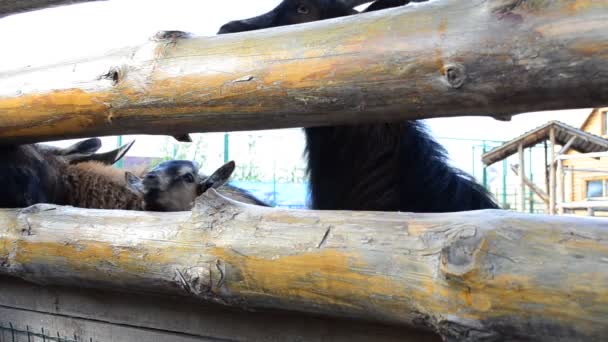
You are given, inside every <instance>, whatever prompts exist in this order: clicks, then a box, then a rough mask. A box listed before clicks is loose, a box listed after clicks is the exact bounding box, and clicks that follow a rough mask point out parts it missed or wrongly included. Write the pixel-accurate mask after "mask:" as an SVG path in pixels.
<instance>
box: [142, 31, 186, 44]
mask: <svg viewBox="0 0 608 342" xmlns="http://www.w3.org/2000/svg"><path fill="white" fill-rule="evenodd" d="M190 36H191V34H190V33H188V32H184V31H159V32H157V33H156V34H155V35H154V37H152V40H154V41H158V42H159V41H164V40H169V41H173V40H177V39H184V38H188V37H190Z"/></svg>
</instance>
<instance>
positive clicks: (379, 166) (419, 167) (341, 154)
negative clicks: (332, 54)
mask: <svg viewBox="0 0 608 342" xmlns="http://www.w3.org/2000/svg"><path fill="white" fill-rule="evenodd" d="M408 2H409V1H399V0H378V1H376V2H375V3H374V4H372V5H371V6H370V7H369V10H368V11H374V10H380V9H385V8H390V7H395V6H400V5H404V4H407V3H408ZM302 3H305V4H306V6H309V7H311V9H310V13H317V14H318V16H317V17H316V18H312V17H310V16H309V17H308V19H311V20H308V21H313V20H322V19H329V18H334V17H340V16H344V15H348V14H350V13H352V10H350V9H348V8H338V7H339V6H338V5H339V4H340V3H339V2H338V1H337V0H284V1H283V2H282V3H281V4H280V5H279V6H277V7H276V8H275V9H274V10H272V11H270V12H268V13H266V14H264V15H262V16H259V17H255V18H251V19H246V20H243V21H232V22H230V23H228V24H226V25H224V26H222V28H221V29H220V32H219V33H230V32H239V31H249V30H254V29H259V28H264V27H274V26H281V25H288V24H295V23H300V22H303V21H302V20H303V19H304V18H299V19H298V20H291V21H290V18H293V17H294V12H293V8H294V6H296V5H298V4H302ZM313 7H314V12H313ZM342 7H343V6H342ZM349 11H351V12H349ZM305 133H306V154H307V158H308V173H309V176H310V189H311V200H312V203H311V207H312V208H313V209H341V210H382V211H414V212H451V211H465V210H474V209H486V208H498V205H497V204H496V202H495V201H494V200H493V198H492V196H491V195H490V194H489V193H488V192H487V191H486V189H484V188H483V187H482V186H480V185H479V184H477V183H476V182H475V180H474V179H473V178H472V177H471V176H469V175H467V174H466V173H464V172H463V171H461V170H458V169H455V168H453V167H451V166H449V165H448V163H447V157H446V152H445V150H444V149H443V147H442V146H441V145H440V144H439V143H437V142H436V141H435V140H434V139H433V138H432V137H431V136H430V135H429V134H428V133H427V130H426V128H425V126H424V124H423V123H421V122H415V121H408V122H402V123H379V124H366V125H352V126H334V127H313V128H306V129H305Z"/></svg>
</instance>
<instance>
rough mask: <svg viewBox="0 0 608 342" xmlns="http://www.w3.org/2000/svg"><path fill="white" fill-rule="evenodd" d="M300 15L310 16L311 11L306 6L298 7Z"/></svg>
mask: <svg viewBox="0 0 608 342" xmlns="http://www.w3.org/2000/svg"><path fill="white" fill-rule="evenodd" d="M298 13H300V14H308V13H310V10H309V9H308V7H306V6H304V5H299V6H298Z"/></svg>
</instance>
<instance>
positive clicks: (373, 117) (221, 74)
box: [0, 0, 608, 143]
mask: <svg viewBox="0 0 608 342" xmlns="http://www.w3.org/2000/svg"><path fill="white" fill-rule="evenodd" d="M607 31H608V3H607V2H605V1H593V0H579V1H576V2H573V1H570V0H557V1H544V0H530V1H519V0H475V1H472V2H471V1H460V0H437V1H431V2H428V3H422V4H417V5H414V6H405V7H401V8H395V9H391V10H386V11H378V12H375V13H367V14H362V15H357V16H351V17H347V18H341V19H336V20H330V21H323V22H316V23H310V24H305V25H298V26H292V27H283V28H276V29H270V30H263V31H257V32H245V33H240V34H232V35H225V36H219V37H192V36H189V35H187V34H184V33H180V32H175V31H173V32H162V33H160V34H158V35H156V36H155V38H154V39H152V41H149V42H146V43H144V44H142V45H139V46H136V47H129V48H123V49H112V52H108V53H107V54H106V55H103V56H99V57H96V58H87V59H79V60H68V61H66V62H64V63H58V64H55V65H30V66H27V67H23V68H21V69H17V70H4V71H0V143H7V142H22V143H23V142H34V141H42V140H49V139H59V138H76V137H88V136H102V135H111V134H131V133H148V134H171V135H180V134H183V133H188V132H193V131H196V132H199V131H226V130H251V129H269V128H281V127H300V126H318V125H332V124H343V123H362V122H370V121H393V120H402V119H419V118H429V117H440V116H458V115H493V116H495V117H508V116H509V115H511V114H516V113H521V112H527V111H538V110H549V109H566V108H582V107H595V106H602V105H606V104H607V103H608V93H607V92H606V91H605V89H607V88H608V44H607V43H606V32H607ZM61 39H70V38H69V37H64V38H61Z"/></svg>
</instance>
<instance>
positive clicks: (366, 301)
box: [0, 191, 608, 342]
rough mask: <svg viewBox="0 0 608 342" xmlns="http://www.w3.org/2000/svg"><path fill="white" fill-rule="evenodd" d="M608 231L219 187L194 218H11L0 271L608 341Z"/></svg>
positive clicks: (509, 334)
mask: <svg viewBox="0 0 608 342" xmlns="http://www.w3.org/2000/svg"><path fill="white" fill-rule="evenodd" d="M607 226H608V223H607V221H606V220H600V219H588V218H553V217H548V216H531V215H523V214H517V213H512V212H507V211H478V212H467V213H453V214H408V213H378V212H357V213H351V212H332V211H298V210H282V209H271V208H262V207H256V206H249V205H245V204H240V203H237V202H232V201H230V200H227V199H225V198H223V197H221V196H219V195H217V193H215V192H214V191H211V192H210V193H207V194H205V195H204V196H203V197H202V198H201V199H200V200H199V202H198V203H197V205H196V207H195V209H194V210H193V212H178V213H145V212H120V211H101V210H82V209H75V208H70V207H56V206H46V205H40V206H35V207H31V208H27V209H23V210H3V211H0V273H2V274H7V275H12V276H18V277H21V278H23V279H26V280H29V281H32V282H36V283H41V284H56V285H68V286H87V287H92V288H99V289H111V290H124V291H141V292H146V293H167V294H181V295H184V296H192V297H195V298H199V299H201V300H204V301H211V302H218V303H222V304H226V305H230V306H234V307H241V308H245V309H284V310H291V311H299V312H308V313H316V314H324V315H333V316H344V317H351V318H360V319H364V320H368V321H380V322H384V323H390V324H404V325H412V326H415V327H419V328H426V329H429V328H430V329H433V330H434V331H436V332H438V333H439V334H441V335H442V336H444V338H446V339H452V340H454V341H478V340H484V341H512V340H517V341H521V340H533V341H552V342H553V341H573V340H585V341H599V340H601V339H602V338H605V336H608V335H607V334H608V285H607V284H608V267H606V262H607V260H608V229H606V227H607Z"/></svg>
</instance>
